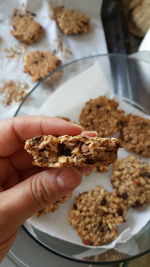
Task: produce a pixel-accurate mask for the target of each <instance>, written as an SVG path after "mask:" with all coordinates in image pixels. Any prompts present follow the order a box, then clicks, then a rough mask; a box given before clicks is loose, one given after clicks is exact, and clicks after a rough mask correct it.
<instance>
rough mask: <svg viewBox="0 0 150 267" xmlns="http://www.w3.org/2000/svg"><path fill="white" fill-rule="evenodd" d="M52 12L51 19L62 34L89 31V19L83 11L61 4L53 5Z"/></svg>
mask: <svg viewBox="0 0 150 267" xmlns="http://www.w3.org/2000/svg"><path fill="white" fill-rule="evenodd" d="M53 14H54V15H53V19H55V20H56V22H57V24H58V26H59V28H60V30H61V31H62V32H63V33H64V34H67V35H69V34H82V33H88V32H89V31H90V26H89V24H90V19H89V17H88V16H86V15H85V14H83V13H80V12H78V11H76V10H74V9H66V8H64V7H63V6H55V7H54V8H53Z"/></svg>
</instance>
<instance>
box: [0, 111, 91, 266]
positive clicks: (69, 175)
mask: <svg viewBox="0 0 150 267" xmlns="http://www.w3.org/2000/svg"><path fill="white" fill-rule="evenodd" d="M42 134H45V135H47V134H52V135H55V136H59V135H64V134H67V135H78V134H83V135H88V136H95V133H94V132H93V133H92V132H91V133H88V132H83V131H82V128H81V127H79V126H78V125H75V124H73V123H71V122H68V121H64V120H62V119H59V118H51V117H42V116H24V117H17V118H12V119H10V120H6V121H2V122H0V262H1V261H2V260H3V258H4V257H5V255H6V254H7V252H8V250H9V249H10V247H11V246H12V244H13V241H14V240H15V238H16V235H17V232H18V229H19V226H20V225H21V224H22V223H23V222H24V221H25V220H26V219H28V218H29V217H30V216H32V215H33V214H35V213H36V212H38V211H39V210H41V209H42V208H44V206H45V205H46V204H48V203H53V202H55V201H56V200H58V199H60V198H61V197H63V196H65V195H66V194H68V193H70V192H71V191H72V190H73V189H75V188H76V187H77V186H78V185H79V184H80V182H81V178H82V170H81V169H80V170H79V169H76V168H74V167H70V168H57V169H53V168H50V169H42V168H39V167H35V166H33V165H32V158H31V156H30V155H28V153H27V152H26V151H25V150H24V143H25V140H27V139H29V138H32V137H34V136H38V135H42Z"/></svg>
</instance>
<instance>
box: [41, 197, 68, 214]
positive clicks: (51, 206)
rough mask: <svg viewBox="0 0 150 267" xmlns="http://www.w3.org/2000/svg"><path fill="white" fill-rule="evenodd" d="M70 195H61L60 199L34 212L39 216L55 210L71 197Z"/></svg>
mask: <svg viewBox="0 0 150 267" xmlns="http://www.w3.org/2000/svg"><path fill="white" fill-rule="evenodd" d="M71 195H72V194H68V195H66V196H64V197H62V198H61V199H59V200H57V201H56V202H55V203H53V204H49V205H47V206H46V207H45V208H44V209H42V210H40V211H39V212H38V213H37V214H36V216H37V217H39V216H41V215H44V214H47V213H50V212H54V211H56V210H57V209H58V208H59V206H60V204H63V203H65V202H66V201H68V200H69V199H70V198H71Z"/></svg>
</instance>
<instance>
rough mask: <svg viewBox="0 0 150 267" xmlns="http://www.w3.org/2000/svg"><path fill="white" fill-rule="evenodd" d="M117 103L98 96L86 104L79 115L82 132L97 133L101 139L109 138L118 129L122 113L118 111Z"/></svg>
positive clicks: (122, 116)
mask: <svg viewBox="0 0 150 267" xmlns="http://www.w3.org/2000/svg"><path fill="white" fill-rule="evenodd" d="M118 105H119V104H118V102H117V101H115V100H113V99H108V98H107V97H106V96H100V97H98V98H95V99H90V100H89V101H88V102H86V104H85V106H84V107H83V109H82V111H81V114H80V124H81V125H82V126H83V128H84V130H87V131H88V130H90V131H97V133H98V135H99V136H101V137H106V136H111V135H113V134H114V133H115V132H116V131H117V130H119V129H120V127H121V124H122V121H123V119H124V111H123V110H119V109H118Z"/></svg>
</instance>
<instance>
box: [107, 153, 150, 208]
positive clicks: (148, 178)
mask: <svg viewBox="0 0 150 267" xmlns="http://www.w3.org/2000/svg"><path fill="white" fill-rule="evenodd" d="M111 182H112V185H113V188H114V189H115V190H116V191H117V192H118V194H119V196H120V197H121V198H122V199H123V200H124V202H125V204H126V205H127V206H128V207H139V206H141V205H143V204H146V203H150V165H149V164H148V163H146V162H143V161H141V160H139V159H137V158H136V157H134V156H129V157H127V158H123V159H120V160H117V161H116V162H115V163H114V167H113V173H112V177H111Z"/></svg>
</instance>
